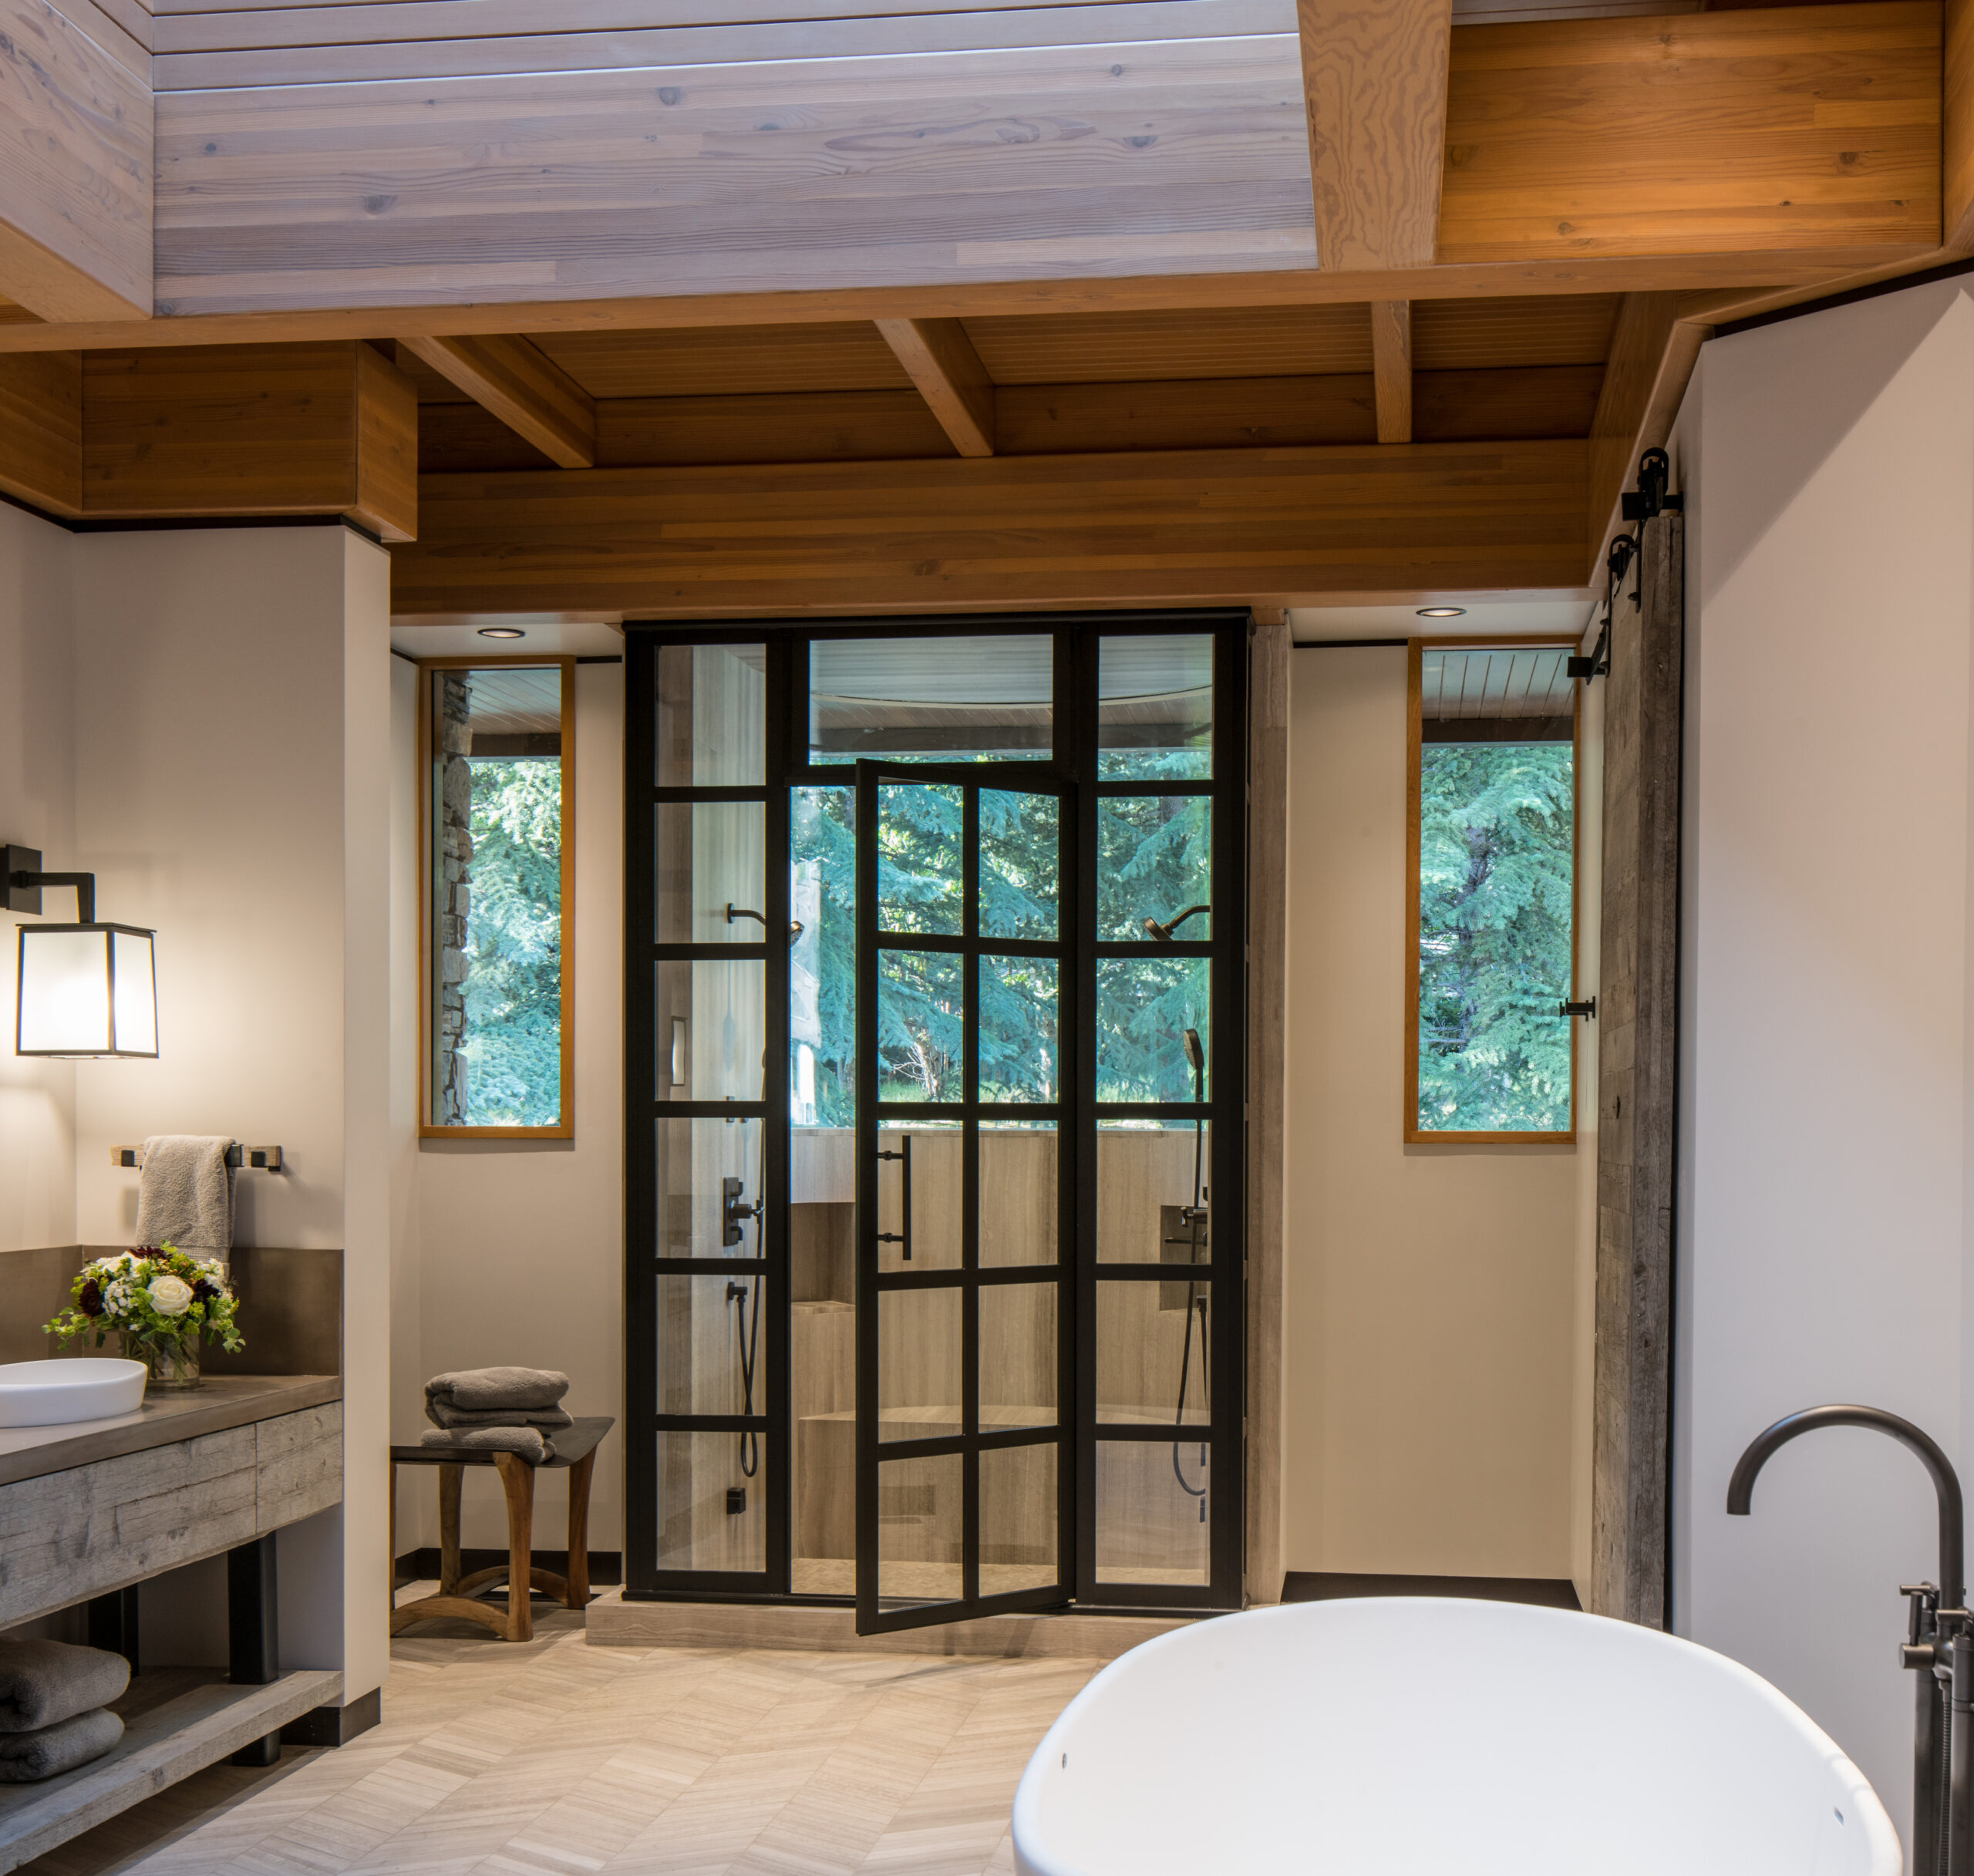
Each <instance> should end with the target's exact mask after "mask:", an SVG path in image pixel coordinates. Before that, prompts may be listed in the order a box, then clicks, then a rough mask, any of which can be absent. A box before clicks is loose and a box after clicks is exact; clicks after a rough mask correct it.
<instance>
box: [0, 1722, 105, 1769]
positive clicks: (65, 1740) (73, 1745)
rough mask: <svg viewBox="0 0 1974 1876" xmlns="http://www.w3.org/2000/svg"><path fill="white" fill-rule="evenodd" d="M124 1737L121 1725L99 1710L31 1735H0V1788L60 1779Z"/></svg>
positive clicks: (44, 1727)
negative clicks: (45, 1779)
mask: <svg viewBox="0 0 1974 1876" xmlns="http://www.w3.org/2000/svg"><path fill="white" fill-rule="evenodd" d="M121 1738H123V1721H122V1720H120V1719H118V1718H117V1717H116V1715H115V1714H114V1713H111V1712H109V1710H108V1709H106V1708H104V1707H100V1706H99V1707H98V1708H97V1709H96V1711H95V1712H94V1713H75V1714H72V1715H71V1716H69V1718H68V1719H64V1720H60V1721H58V1722H57V1723H56V1724H55V1725H54V1726H42V1727H40V1728H39V1729H37V1730H36V1731H35V1732H32V1733H0V1784H5V1785H32V1784H35V1783H38V1782H39V1780H42V1779H44V1778H59V1777H60V1776H61V1775H62V1773H64V1772H72V1771H73V1770H75V1769H76V1767H77V1766H79V1765H87V1764H88V1763H89V1761H90V1760H92V1759H100V1758H101V1757H102V1756H103V1754H104V1753H106V1752H107V1751H109V1749H110V1747H111V1746H114V1745H115V1744H116V1742H117V1741H118V1740H120V1739H121Z"/></svg>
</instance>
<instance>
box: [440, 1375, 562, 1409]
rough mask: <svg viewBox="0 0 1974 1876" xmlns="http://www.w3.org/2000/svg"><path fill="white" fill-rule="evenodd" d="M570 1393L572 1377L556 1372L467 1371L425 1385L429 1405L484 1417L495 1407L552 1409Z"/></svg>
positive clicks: (441, 1376)
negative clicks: (475, 1413)
mask: <svg viewBox="0 0 1974 1876" xmlns="http://www.w3.org/2000/svg"><path fill="white" fill-rule="evenodd" d="M568 1391H569V1377H568V1376H567V1375H565V1374H558V1373H557V1372H555V1371H554V1369H552V1368H463V1369H460V1370H459V1371H458V1372H456V1373H454V1374H443V1375H434V1376H433V1377H432V1379H430V1380H429V1381H428V1382H426V1384H425V1398H426V1402H427V1403H428V1404H436V1403H437V1402H439V1401H442V1400H443V1402H445V1403H446V1406H450V1407H464V1408H466V1409H467V1410H468V1411H469V1412H480V1413H483V1412H485V1411H486V1410H487V1409H489V1408H494V1407H552V1406H554V1404H555V1403H557V1402H558V1400H560V1399H561V1398H562V1396H564V1394H566V1393H568Z"/></svg>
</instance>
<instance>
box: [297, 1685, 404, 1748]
mask: <svg viewBox="0 0 1974 1876" xmlns="http://www.w3.org/2000/svg"><path fill="white" fill-rule="evenodd" d="M383 1716H384V1695H383V1690H382V1689H381V1688H378V1687H373V1688H372V1689H370V1691H369V1692H368V1693H362V1694H359V1695H358V1696H356V1698H355V1699H354V1700H352V1701H351V1702H350V1703H349V1705H348V1706H317V1707H312V1708H311V1709H309V1710H308V1712H307V1713H304V1714H302V1715H301V1717H300V1718H299V1719H291V1720H290V1721H289V1722H288V1724H287V1725H286V1726H283V1727H282V1728H281V1743H282V1744H283V1745H284V1746H347V1745H348V1744H349V1742H350V1741H351V1740H353V1739H355V1737H356V1736H357V1735H358V1734H359V1733H368V1732H369V1730H370V1729H371V1728H372V1726H376V1723H378V1722H379V1720H380V1719H382V1718H383Z"/></svg>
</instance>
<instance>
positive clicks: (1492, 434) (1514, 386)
mask: <svg viewBox="0 0 1974 1876" xmlns="http://www.w3.org/2000/svg"><path fill="white" fill-rule="evenodd" d="M1603 383H1604V368H1603V366H1602V365H1528V366H1521V367H1516V368H1511V369H1501V370H1497V371H1457V372H1413V376H1412V434H1413V440H1415V441H1416V442H1419V443H1474V442H1480V441H1482V440H1487V441H1491V442H1499V441H1504V440H1507V439H1508V438H1511V437H1533V436H1588V435H1589V434H1590V426H1591V424H1592V420H1593V419H1595V416H1596V414H1597V396H1598V392H1599V391H1600V390H1601V389H1602V387H1603Z"/></svg>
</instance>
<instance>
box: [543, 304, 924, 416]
mask: <svg viewBox="0 0 1974 1876" xmlns="http://www.w3.org/2000/svg"><path fill="white" fill-rule="evenodd" d="M535 342H536V343H537V345H540V346H541V349H542V350H543V351H544V352H547V354H548V355H549V356H550V357H551V359H554V361H555V362H556V363H557V364H558V365H561V368H562V369H563V370H564V371H565V372H568V374H569V376H571V378H573V379H575V381H576V382H577V383H578V384H579V385H581V386H582V387H583V389H584V390H585V391H587V392H588V393H589V394H590V396H592V397H595V398H599V399H601V398H620V397H695V396H705V397H717V396H736V397H737V396H744V395H746V394H749V393H756V392H777V391H782V392H787V391H891V390H908V389H911V379H910V378H908V376H906V375H905V370H904V366H903V365H901V364H899V363H898V359H897V356H896V355H895V354H894V353H893V352H892V350H891V347H890V346H889V345H886V344H885V343H884V339H883V338H882V336H881V335H880V334H879V332H878V328H876V326H874V325H872V324H871V323H870V322H868V321H867V320H861V319H860V320H856V321H854V322H851V321H847V322H844V323H842V324H840V325H837V324H832V325H787V326H712V327H700V328H694V327H689V326H688V327H685V328H681V329H679V330H677V331H672V332H558V333H543V334H541V335H539V336H538V337H537V339H536V341H535Z"/></svg>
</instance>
